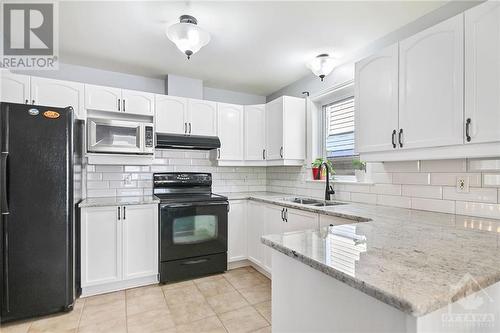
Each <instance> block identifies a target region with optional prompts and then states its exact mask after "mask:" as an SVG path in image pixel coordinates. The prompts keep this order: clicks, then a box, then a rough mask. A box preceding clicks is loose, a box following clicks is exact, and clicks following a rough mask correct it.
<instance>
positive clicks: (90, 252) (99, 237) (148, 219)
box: [81, 204, 158, 296]
mask: <svg viewBox="0 0 500 333" xmlns="http://www.w3.org/2000/svg"><path fill="white" fill-rule="evenodd" d="M157 281H158V205H155V204H150V205H123V206H105V207H83V208H82V210H81V283H82V294H83V296H89V295H94V294H99V293H104V292H109V291H114V290H119V289H126V288H131V287H136V286H140V285H145V284H150V283H156V282H157Z"/></svg>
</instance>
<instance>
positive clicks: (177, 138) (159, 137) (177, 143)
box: [156, 133, 220, 150]
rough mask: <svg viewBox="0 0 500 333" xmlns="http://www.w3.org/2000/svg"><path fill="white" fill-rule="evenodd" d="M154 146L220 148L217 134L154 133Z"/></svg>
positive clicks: (197, 148) (195, 148) (198, 148)
mask: <svg viewBox="0 0 500 333" xmlns="http://www.w3.org/2000/svg"><path fill="white" fill-rule="evenodd" d="M156 148H164V149H165V148H168V149H193V150H212V149H217V148H220V140H219V138H218V137H217V136H201V135H189V136H188V135H182V134H161V133H157V134H156Z"/></svg>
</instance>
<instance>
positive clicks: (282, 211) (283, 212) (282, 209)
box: [281, 208, 285, 221]
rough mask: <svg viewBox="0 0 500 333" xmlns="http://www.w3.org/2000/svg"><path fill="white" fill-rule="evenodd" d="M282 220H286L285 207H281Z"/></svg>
mask: <svg viewBox="0 0 500 333" xmlns="http://www.w3.org/2000/svg"><path fill="white" fill-rule="evenodd" d="M281 221H285V208H281Z"/></svg>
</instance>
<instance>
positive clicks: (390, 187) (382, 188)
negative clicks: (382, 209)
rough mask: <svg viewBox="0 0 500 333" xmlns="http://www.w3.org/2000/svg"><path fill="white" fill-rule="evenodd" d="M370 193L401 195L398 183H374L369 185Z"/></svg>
mask: <svg viewBox="0 0 500 333" xmlns="http://www.w3.org/2000/svg"><path fill="white" fill-rule="evenodd" d="M370 191H371V193H376V194H387V195H401V185H398V184H374V185H373V186H371V190H370Z"/></svg>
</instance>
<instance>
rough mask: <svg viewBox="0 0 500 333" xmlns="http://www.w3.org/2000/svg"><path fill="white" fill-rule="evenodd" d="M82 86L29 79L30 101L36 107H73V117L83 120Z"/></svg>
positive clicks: (79, 84) (83, 93) (81, 84)
mask: <svg viewBox="0 0 500 333" xmlns="http://www.w3.org/2000/svg"><path fill="white" fill-rule="evenodd" d="M84 95H85V89H84V84H83V83H79V82H71V81H61V80H52V79H44V78H41V77H35V76H33V77H31V100H32V101H34V103H35V104H37V105H48V106H54V107H60V108H64V107H68V106H71V107H73V110H74V112H75V115H76V116H77V117H79V118H85V107H84Z"/></svg>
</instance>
